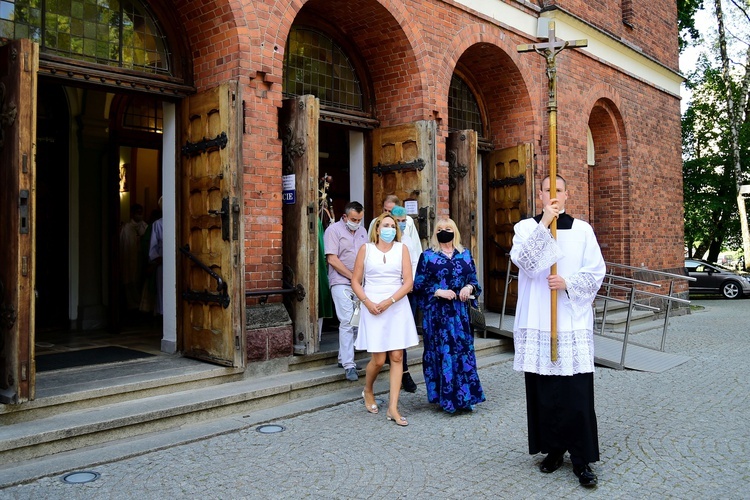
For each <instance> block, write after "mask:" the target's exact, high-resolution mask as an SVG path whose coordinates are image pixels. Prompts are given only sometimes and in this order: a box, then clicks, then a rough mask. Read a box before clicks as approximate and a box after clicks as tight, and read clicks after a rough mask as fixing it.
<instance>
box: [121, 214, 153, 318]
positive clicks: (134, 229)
mask: <svg viewBox="0 0 750 500" xmlns="http://www.w3.org/2000/svg"><path fill="white" fill-rule="evenodd" d="M147 228H148V224H146V221H144V220H143V206H141V205H139V204H137V203H135V204H133V206H131V207H130V221H128V222H127V223H125V224H123V226H122V229H121V230H120V272H121V276H122V285H123V288H124V290H125V305H126V307H127V309H128V311H134V310H137V309H138V307H139V306H140V304H141V287H142V286H143V267H144V265H143V264H144V263H143V262H141V260H140V259H139V252H138V248H139V245H140V241H141V238H142V237H143V234H144V233H145V232H146V229H147Z"/></svg>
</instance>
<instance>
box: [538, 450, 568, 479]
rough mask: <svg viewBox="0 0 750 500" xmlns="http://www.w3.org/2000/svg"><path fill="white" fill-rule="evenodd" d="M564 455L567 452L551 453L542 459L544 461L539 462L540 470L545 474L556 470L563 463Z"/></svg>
mask: <svg viewBox="0 0 750 500" xmlns="http://www.w3.org/2000/svg"><path fill="white" fill-rule="evenodd" d="M564 455H565V452H563V453H549V454H548V455H547V456H546V457H544V460H542V463H541V464H539V470H540V471H542V472H544V473H545V474H549V473H550V472H555V471H556V470H557V469H559V468H560V466H561V465H562V464H563V456H564Z"/></svg>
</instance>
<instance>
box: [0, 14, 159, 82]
mask: <svg viewBox="0 0 750 500" xmlns="http://www.w3.org/2000/svg"><path fill="white" fill-rule="evenodd" d="M0 37H5V38H10V39H18V38H30V39H31V40H33V41H35V42H37V43H38V44H39V46H40V47H41V51H42V52H43V53H47V54H53V55H58V56H63V57H68V58H71V59H77V60H80V61H86V62H92V63H96V64H104V65H107V66H115V67H118V68H125V69H131V70H135V71H141V72H145V73H151V74H163V75H171V74H172V73H171V68H170V64H169V55H170V54H169V50H168V48H167V41H166V38H165V36H164V35H163V34H162V30H161V29H160V27H159V24H158V22H157V20H156V18H155V17H154V16H153V15H152V14H151V12H150V11H149V10H148V8H147V7H146V6H145V5H144V4H143V3H141V2H140V1H139V0H2V1H1V2H0Z"/></svg>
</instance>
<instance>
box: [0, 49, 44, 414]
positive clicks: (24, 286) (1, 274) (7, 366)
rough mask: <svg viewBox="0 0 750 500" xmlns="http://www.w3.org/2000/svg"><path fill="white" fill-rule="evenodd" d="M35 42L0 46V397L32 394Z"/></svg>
mask: <svg viewBox="0 0 750 500" xmlns="http://www.w3.org/2000/svg"><path fill="white" fill-rule="evenodd" d="M38 64H39V47H38V46H37V45H36V44H34V43H32V42H31V41H30V40H14V41H11V42H8V43H7V44H6V45H4V46H3V47H0V229H1V230H2V238H0V403H4V404H16V403H21V402H24V401H28V400H31V399H34V379H35V367H34V278H35V255H36V246H35V231H36V228H35V214H34V210H35V204H36V202H35V194H36V184H35V169H36V164H35V156H36V151H35V141H36V90H37V89H36V83H37V68H38Z"/></svg>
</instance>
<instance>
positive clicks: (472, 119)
mask: <svg viewBox="0 0 750 500" xmlns="http://www.w3.org/2000/svg"><path fill="white" fill-rule="evenodd" d="M448 126H449V129H450V130H476V131H477V134H478V135H479V137H483V135H484V127H483V125H482V114H481V113H480V112H479V103H478V102H477V98H476V97H475V96H474V93H473V92H472V91H471V88H470V87H469V86H468V85H467V84H466V82H464V81H463V80H462V79H461V78H460V77H458V76H457V75H455V74H454V75H453V78H451V87H450V91H449V94H448Z"/></svg>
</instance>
